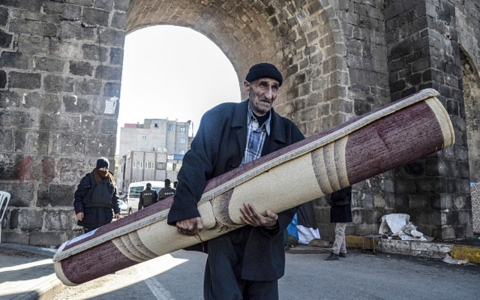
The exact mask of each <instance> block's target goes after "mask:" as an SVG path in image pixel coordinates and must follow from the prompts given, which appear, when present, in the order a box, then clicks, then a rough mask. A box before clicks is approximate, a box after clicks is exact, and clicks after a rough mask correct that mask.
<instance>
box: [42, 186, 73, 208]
mask: <svg viewBox="0 0 480 300" xmlns="http://www.w3.org/2000/svg"><path fill="white" fill-rule="evenodd" d="M75 189H76V186H75V185H60V184H54V183H50V184H45V185H44V184H41V185H40V186H39V192H38V200H37V206H38V207H46V206H51V207H58V206H66V207H69V206H72V205H73V195H74V193H75ZM72 207H73V206H72Z"/></svg>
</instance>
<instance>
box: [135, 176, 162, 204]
mask: <svg viewBox="0 0 480 300" xmlns="http://www.w3.org/2000/svg"><path fill="white" fill-rule="evenodd" d="M157 198H158V194H157V191H155V190H152V184H151V183H150V182H148V183H147V188H146V189H144V190H143V191H142V192H141V193H140V200H139V201H138V210H141V209H142V208H145V207H148V206H150V205H152V204H153V203H156V202H157Z"/></svg>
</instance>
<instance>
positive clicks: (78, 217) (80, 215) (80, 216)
mask: <svg viewBox="0 0 480 300" xmlns="http://www.w3.org/2000/svg"><path fill="white" fill-rule="evenodd" d="M77 220H79V221H82V220H83V212H79V213H78V214H77Z"/></svg>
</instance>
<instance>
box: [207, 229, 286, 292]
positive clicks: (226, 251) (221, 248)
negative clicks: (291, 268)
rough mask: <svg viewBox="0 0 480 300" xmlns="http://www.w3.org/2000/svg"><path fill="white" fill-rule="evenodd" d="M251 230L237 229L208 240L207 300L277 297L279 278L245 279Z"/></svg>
mask: <svg viewBox="0 0 480 300" xmlns="http://www.w3.org/2000/svg"><path fill="white" fill-rule="evenodd" d="M247 237H248V232H245V231H243V230H236V231H233V232H231V233H228V234H226V235H223V236H220V237H218V238H215V239H213V240H210V241H208V259H207V264H206V266H205V278H204V283H203V295H204V298H205V299H206V300H277V299H278V281H277V280H274V281H250V280H243V279H242V278H241V276H242V265H243V255H244V252H245V244H246V242H247Z"/></svg>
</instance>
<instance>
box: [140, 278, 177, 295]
mask: <svg viewBox="0 0 480 300" xmlns="http://www.w3.org/2000/svg"><path fill="white" fill-rule="evenodd" d="M145 283H146V284H147V286H148V288H149V289H150V291H152V294H153V295H154V296H155V297H156V298H157V299H158V300H175V298H173V296H172V294H170V292H169V291H168V290H167V289H166V288H164V287H163V285H162V284H161V283H160V282H159V281H158V280H156V279H155V278H147V279H145Z"/></svg>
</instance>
